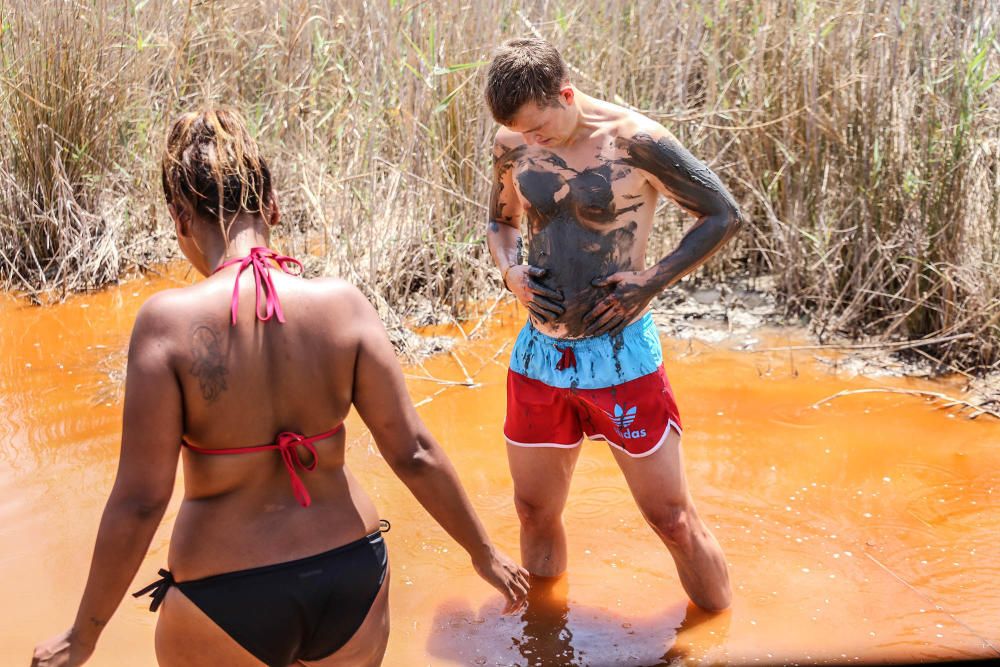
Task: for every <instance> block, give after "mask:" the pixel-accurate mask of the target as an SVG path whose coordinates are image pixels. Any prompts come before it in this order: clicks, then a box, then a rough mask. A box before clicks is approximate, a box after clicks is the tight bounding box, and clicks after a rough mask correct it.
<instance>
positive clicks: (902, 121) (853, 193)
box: [0, 0, 1000, 370]
mask: <svg viewBox="0 0 1000 667" xmlns="http://www.w3.org/2000/svg"><path fill="white" fill-rule="evenodd" d="M998 18H1000V11H998V10H997V8H996V7H995V3H990V2H987V1H985V0H976V1H967V2H956V3H929V2H918V1H916V0H910V1H903V0H881V1H878V0H847V1H845V2H832V1H819V0H797V1H794V2H793V1H790V0H754V1H751V2H741V3H735V2H718V3H715V2H713V3H687V2H682V1H681V0H634V1H628V2H626V1H612V2H606V1H600V2H598V1H597V0H588V1H586V2H563V1H559V0H537V1H532V2H517V1H515V0H483V1H482V2H476V3H471V4H467V5H458V4H456V3H445V2H436V1H431V2H403V1H400V0H386V1H385V2H362V1H361V0H340V1H339V2H309V1H307V0H282V1H278V0H269V1H266V2H252V3H251V2H245V1H243V2H241V1H231V2H222V1H218V2H197V3H195V2H186V3H184V2H170V3H156V2H145V1H139V2H134V1H133V2H126V3H110V2H106V1H105V0H92V1H91V2H82V1H77V2H68V1H55V0H53V1H51V2H46V3H28V2H26V1H24V0H20V1H18V2H13V3H10V2H8V3H6V4H4V3H3V1H2V0H0V24H2V26H3V28H2V34H0V53H2V58H3V60H2V83H0V85H2V88H0V130H2V137H0V148H2V152H0V197H2V202H0V279H2V280H4V281H5V282H6V283H7V284H8V285H9V286H12V287H16V288H20V289H22V290H28V291H30V292H32V293H37V294H41V293H42V292H45V291H46V289H47V290H48V293H52V290H53V288H56V289H55V293H57V294H59V293H63V292H64V291H65V290H67V289H80V288H87V287H91V286H97V285H100V284H102V283H104V282H107V281H110V280H114V279H115V278H116V277H117V276H118V274H119V273H120V272H122V271H124V270H127V269H128V268H129V267H131V266H135V265H143V264H146V263H149V262H150V261H153V260H154V259H156V258H162V257H163V256H165V254H167V253H169V252H170V246H171V243H170V241H169V236H170V226H169V224H168V220H167V219H166V217H165V214H164V212H163V210H162V205H161V204H160V193H159V191H158V180H157V178H156V176H157V175H156V171H155V164H156V157H157V153H158V151H159V149H160V146H161V141H162V133H163V130H164V128H165V126H166V123H167V122H169V120H170V118H171V117H172V116H173V115H175V114H176V113H178V112H179V111H181V110H186V109H189V108H192V107H197V106H200V105H204V104H214V103H229V104H233V105H235V106H237V107H239V108H241V109H243V110H244V111H245V113H246V115H247V116H248V117H249V119H250V122H251V125H252V129H253V131H254V132H255V134H256V135H257V136H258V138H259V139H260V141H261V142H262V143H263V149H264V151H265V154H267V155H269V156H271V162H272V164H273V165H274V170H275V172H276V178H277V185H278V189H279V196H280V200H281V204H282V206H283V209H284V212H285V220H286V222H287V224H286V226H285V229H284V232H283V234H284V239H283V243H284V244H285V247H286V248H288V249H289V250H291V251H293V252H297V253H307V252H311V253H314V254H316V255H317V256H319V257H321V258H322V261H318V260H317V261H314V262H313V264H314V265H316V264H318V266H314V270H323V271H328V272H333V273H337V274H340V275H342V276H344V277H345V278H348V279H350V280H352V281H354V282H356V283H357V284H359V285H361V286H362V287H363V288H364V289H365V290H366V292H367V293H368V294H369V296H370V297H371V298H372V299H373V300H374V301H375V302H376V303H377V305H378V306H379V308H380V310H381V311H382V314H383V316H385V317H387V318H389V319H394V320H395V321H397V322H398V321H401V319H402V318H403V317H406V316H413V315H414V313H418V314H419V313H420V312H432V311H434V310H439V309H441V308H447V309H449V310H451V311H452V312H455V313H458V312H460V311H461V309H462V308H463V307H464V306H465V305H466V304H467V303H469V302H470V301H473V300H476V299H481V298H483V297H484V296H486V295H488V294H490V293H494V291H495V290H496V280H495V276H494V275H493V272H492V270H491V266H490V263H489V259H488V255H487V254H486V253H485V251H484V246H483V234H482V230H483V218H484V206H483V203H484V201H485V196H486V192H487V188H488V174H489V168H488V166H489V162H488V161H489V157H488V151H487V147H488V145H489V142H490V139H491V135H492V132H493V124H492V122H491V121H490V119H489V117H488V114H487V113H486V112H485V110H484V109H483V105H482V101H481V92H480V91H481V88H482V79H483V74H484V72H483V69H484V68H483V67H481V66H480V65H481V63H483V62H484V61H486V60H488V58H489V56H490V52H491V49H492V47H493V45H495V44H496V43H498V42H499V41H501V40H502V39H504V38H506V37H509V36H513V35H518V34H525V33H528V32H531V31H535V32H537V33H539V34H541V35H542V36H544V37H546V38H548V39H550V40H551V41H552V42H553V43H554V44H556V46H557V47H559V48H560V50H561V51H562V52H563V54H564V56H565V57H566V59H567V60H568V61H569V62H570V64H571V68H572V71H573V78H574V82H575V83H576V84H577V85H578V86H579V87H580V88H581V89H583V90H584V91H586V92H590V93H592V94H595V95H597V96H600V97H604V98H606V99H611V100H617V101H620V102H623V103H628V104H630V105H632V106H634V107H637V108H639V109H641V110H643V111H645V112H646V113H648V114H649V115H651V116H653V117H654V118H657V119H658V120H660V121H661V122H663V123H664V124H665V125H667V126H668V127H669V128H670V129H671V130H672V131H673V132H674V133H675V134H677V135H678V136H679V137H680V138H681V139H682V141H683V142H684V143H686V144H687V145H688V146H689V147H690V148H691V149H692V151H693V152H694V153H695V154H697V155H700V156H702V157H703V158H705V159H706V160H707V161H708V162H710V164H711V165H712V166H713V168H715V169H716V170H717V171H718V172H719V173H720V175H721V176H722V178H723V180H724V181H725V182H726V183H728V184H729V185H730V188H731V189H732V190H733V191H734V193H735V194H736V195H737V197H738V199H740V201H741V203H742V204H743V206H744V208H745V209H746V212H747V213H748V214H749V215H748V217H749V218H750V221H751V225H750V228H751V229H750V231H749V232H748V233H747V234H745V235H744V236H743V238H742V239H741V240H740V242H738V243H736V244H734V245H733V247H731V248H730V249H728V250H727V252H725V253H724V255H723V256H722V257H720V258H719V259H718V260H715V261H713V262H712V263H711V264H710V265H709V267H708V272H709V275H710V276H711V277H713V278H717V277H720V276H724V275H725V274H727V273H728V272H730V271H747V270H748V271H750V272H753V273H771V274H774V275H775V276H776V277H777V279H778V280H777V284H778V286H779V289H780V291H781V294H782V295H783V296H784V303H785V304H786V305H787V308H788V309H789V311H790V312H794V313H800V314H808V315H810V316H811V317H812V320H813V323H814V326H815V328H816V329H817V331H818V332H819V333H820V334H821V336H824V337H825V336H826V335H828V334H832V333H837V334H847V335H850V336H854V337H864V338H870V337H884V338H887V339H890V338H891V339H894V340H900V339H903V340H905V339H923V338H927V339H934V340H939V339H946V342H943V343H937V344H929V345H927V346H925V347H922V348H921V351H922V352H924V353H930V354H932V355H934V356H935V357H936V358H938V359H940V360H942V362H945V363H948V364H952V365H954V366H956V367H960V368H962V369H966V370H970V369H971V370H988V369H991V368H993V369H995V368H996V367H997V365H998V364H1000V342H998V341H1000V337H998V332H1000V278H998V272H997V270H996V269H997V266H998V262H1000V139H998V137H1000V86H998V85H996V83H997V76H998V72H1000V46H998V41H997V30H998ZM684 219H685V216H683V215H682V214H679V213H677V212H676V211H674V210H673V209H672V208H671V207H669V206H667V207H665V208H664V209H663V210H662V212H661V214H660V218H659V220H660V224H659V225H658V227H657V233H656V234H655V235H654V238H653V241H652V243H651V248H650V256H651V257H654V256H659V255H662V254H663V253H665V252H666V251H667V250H669V248H670V247H671V244H673V243H674V242H676V240H677V239H678V238H679V235H680V233H681V231H682V228H681V221H682V220H684ZM966 333H968V334H972V336H971V337H969V336H965V337H963V336H959V334H966Z"/></svg>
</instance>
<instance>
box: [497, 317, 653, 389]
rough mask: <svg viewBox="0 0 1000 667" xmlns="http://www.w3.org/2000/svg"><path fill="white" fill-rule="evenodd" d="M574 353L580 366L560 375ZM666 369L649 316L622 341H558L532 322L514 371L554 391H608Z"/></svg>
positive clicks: (514, 355)
mask: <svg viewBox="0 0 1000 667" xmlns="http://www.w3.org/2000/svg"><path fill="white" fill-rule="evenodd" d="M566 349H570V350H572V354H573V355H574V357H575V364H573V365H570V366H569V367H566V364H562V366H563V369H562V370H559V366H560V365H561V364H560V360H562V359H564V358H565V355H566V354H567V353H566V352H564V350H566ZM662 363H663V350H662V348H661V347H660V335H659V332H658V331H657V329H656V323H654V322H653V317H652V315H650V314H649V313H646V314H645V315H643V316H642V317H641V318H640V319H638V320H636V321H635V322H633V323H632V324H630V325H628V326H627V327H625V329H624V330H622V332H621V333H620V334H618V335H617V336H609V335H607V334H605V335H603V336H595V337H593V338H578V339H574V338H553V337H552V336H546V335H545V334H543V333H542V332H540V331H538V329H536V328H535V327H534V326H533V325H532V324H531V322H530V321H529V322H527V323H526V324H525V325H524V328H523V329H521V333H520V334H518V336H517V341H515V343H514V349H513V351H512V352H511V358H510V369H511V370H512V371H514V372H515V373H520V374H521V375H524V376H526V377H529V378H531V379H532V380H538V381H540V382H544V383H545V384H547V385H549V386H550V387H560V388H563V389H569V388H576V389H603V388H605V387H613V386H615V385H619V384H622V383H624V382H629V381H631V380H635V379H636V378H640V377H642V376H644V375H649V374H650V373H655V372H656V371H657V369H658V368H659V367H660V364H662Z"/></svg>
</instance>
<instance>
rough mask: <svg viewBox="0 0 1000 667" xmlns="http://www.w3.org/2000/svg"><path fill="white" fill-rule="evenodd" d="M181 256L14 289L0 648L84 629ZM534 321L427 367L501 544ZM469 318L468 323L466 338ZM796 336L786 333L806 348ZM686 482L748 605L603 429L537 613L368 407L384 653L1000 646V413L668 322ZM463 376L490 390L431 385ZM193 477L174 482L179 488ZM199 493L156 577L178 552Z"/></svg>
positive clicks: (126, 661) (440, 429) (453, 658)
mask: <svg viewBox="0 0 1000 667" xmlns="http://www.w3.org/2000/svg"><path fill="white" fill-rule="evenodd" d="M190 279H191V278H190V277H189V276H187V275H186V274H184V273H183V272H179V271H173V272H171V273H169V274H168V275H165V276H162V277H159V278H149V279H146V280H141V281H135V282H131V283H128V284H125V285H124V286H122V287H120V288H117V289H113V290H108V291H104V292H100V293H98V294H94V295H88V296H83V297H75V298H73V299H71V300H70V301H68V302H67V303H65V304H63V305H60V306H56V307H49V308H34V307H30V306H27V305H23V304H21V303H19V302H16V301H14V300H13V299H10V298H2V299H0V322H2V324H0V349H2V350H3V354H2V357H0V462H2V467H0V536H2V539H0V542H2V544H3V550H2V552H0V563H2V565H0V663H2V664H4V665H16V664H23V665H27V664H28V661H29V659H30V652H31V647H32V645H33V644H34V643H35V642H36V641H38V640H41V639H44V638H46V637H48V636H50V635H52V634H54V633H55V632H58V631H60V630H62V629H64V628H65V627H67V626H68V625H69V624H70V622H71V620H72V618H73V614H74V611H75V608H76V605H77V603H78V601H79V596H80V594H81V592H82V588H83V584H84V578H85V576H86V573H87V568H88V566H89V556H90V551H91V548H92V545H93V540H94V536H95V534H96V530H97V525H98V520H99V517H100V512H101V509H102V507H103V503H104V501H105V499H106V497H107V494H108V492H109V490H110V486H111V482H112V479H113V476H114V472H115V465H116V459H117V453H118V437H119V425H120V418H121V403H120V393H119V390H120V387H119V386H118V382H117V380H115V379H113V378H112V377H110V376H109V371H113V370H115V369H120V368H121V366H122V361H121V360H122V358H123V357H122V355H123V352H124V348H125V346H126V344H127V340H128V333H129V330H130V327H131V324H132V321H133V319H134V317H135V313H136V311H137V309H138V307H139V305H141V303H142V302H143V300H145V299H146V298H147V297H148V296H149V295H150V294H152V293H153V292H155V291H157V290H159V289H163V288H164V287H168V286H172V285H178V284H183V283H185V282H187V281H188V280H190ZM522 320H523V312H521V313H517V312H515V311H514V310H512V309H508V310H506V311H504V312H498V313H497V314H496V315H495V317H494V318H493V321H492V323H491V330H490V332H489V333H488V335H487V336H486V337H482V338H478V339H476V340H473V341H470V342H462V343H460V344H459V345H458V346H457V348H456V350H455V353H454V354H445V355H442V356H440V357H437V358H434V359H430V360H428V361H426V362H425V363H424V364H423V366H416V367H411V368H408V369H407V372H408V374H409V375H411V376H413V379H411V380H410V391H411V393H412V395H413V399H414V401H415V402H417V403H418V404H419V408H418V409H419V412H420V414H421V415H422V417H423V418H424V419H425V420H426V421H427V423H428V424H429V426H430V428H431V430H432V431H433V432H434V433H435V434H436V436H437V437H438V438H439V440H440V441H441V442H442V443H443V444H444V446H445V447H446V448H447V451H448V453H449V455H450V456H451V458H452V460H453V461H454V463H455V465H456V466H457V468H458V470H459V473H460V475H461V477H462V480H463V482H464V484H465V486H466V488H467V489H468V490H469V492H470V494H471V496H472V499H473V503H474V504H475V507H476V509H477V510H478V512H479V513H480V516H481V517H482V518H483V521H484V522H485V523H486V525H487V527H488V529H489V531H490V533H491V535H493V537H494V539H495V541H496V542H497V543H498V544H499V546H500V547H501V548H503V549H505V550H507V551H508V552H509V553H511V554H512V555H513V554H516V553H517V539H518V537H517V536H518V525H517V519H516V518H515V514H514V508H513V503H512V497H511V488H512V487H511V482H510V479H509V476H508V472H507V464H506V457H505V453H504V443H503V439H502V436H501V430H500V429H501V426H502V423H503V414H504V402H505V393H504V378H505V372H506V360H507V357H508V355H509V344H510V341H511V340H512V338H513V336H514V334H515V332H516V330H517V328H518V327H519V326H520V323H521V322H522ZM453 333H456V335H460V334H457V332H455V331H453ZM789 342H795V341H789V340H786V337H785V336H782V335H779V334H773V335H770V336H765V337H764V343H763V344H765V345H768V344H769V345H784V344H787V343H789ZM663 343H664V351H665V357H666V368H667V372H668V374H669V375H670V378H671V382H672V383H673V386H674V389H675V391H676V393H677V396H678V402H679V404H680V408H681V411H682V416H683V420H684V425H685V435H684V452H685V457H686V462H687V474H688V478H689V482H690V486H691V489H692V492H693V493H694V495H695V499H696V502H697V504H698V507H699V510H700V513H701V514H702V516H703V517H706V518H707V520H708V522H709V523H710V525H711V526H712V528H713V530H714V532H715V534H716V536H717V537H718V538H719V541H720V542H721V543H722V546H723V548H724V550H725V552H726V557H727V560H728V562H729V564H730V570H731V577H732V581H733V582H734V587H735V591H734V592H735V597H734V601H733V606H732V609H731V610H730V611H728V612H726V613H724V614H721V615H718V616H714V617H713V616H707V615H704V614H701V613H699V612H698V611H697V610H694V609H692V608H689V607H688V604H687V601H686V598H685V596H684V593H683V591H682V589H681V588H680V585H679V583H678V580H677V576H676V574H675V572H674V568H673V564H672V561H671V559H670V557H669V555H668V554H667V552H666V550H665V549H664V547H663V546H662V545H661V544H660V542H659V541H658V540H657V538H656V537H655V536H654V534H653V533H652V532H651V531H650V530H649V529H648V527H647V526H646V525H645V524H644V522H643V521H642V519H641V517H640V516H639V513H638V511H637V510H636V508H635V506H634V504H633V502H632V500H631V498H630V496H629V493H628V490H627V489H626V486H625V483H624V481H623V479H622V477H621V475H620V473H619V471H618V469H617V467H616V466H615V463H614V460H613V458H612V457H611V455H610V453H609V452H608V450H607V446H606V445H604V444H600V443H585V444H584V450H583V454H582V456H581V457H580V461H579V464H578V467H577V471H576V476H575V478H574V482H573V486H572V491H571V494H570V498H569V504H568V507H567V510H566V517H565V519H566V524H567V526H568V533H569V551H570V570H569V574H568V576H567V577H566V578H565V579H564V580H562V581H560V582H557V583H556V585H555V587H554V589H553V590H551V591H549V592H548V593H547V594H546V595H545V596H541V597H540V598H539V600H538V601H536V602H535V603H534V604H533V605H532V607H531V608H530V609H529V611H528V612H527V613H525V614H523V615H521V616H515V617H501V616H499V614H498V612H499V609H500V607H501V599H500V597H499V596H498V595H497V594H495V593H493V592H492V590H491V589H489V588H488V587H487V586H486V585H485V584H483V583H482V582H481V581H480V580H478V579H477V578H476V577H475V575H474V574H473V572H472V569H471V567H470V566H469V563H468V559H467V558H466V556H465V555H464V553H463V552H462V551H461V550H460V549H459V548H458V547H457V546H456V545H455V544H454V543H453V542H452V541H451V540H450V539H449V538H448V537H447V536H446V535H445V534H444V533H443V532H442V531H441V529H440V528H438V527H437V525H436V524H434V523H433V522H432V521H431V520H430V518H429V517H428V515H427V514H426V513H425V512H424V511H423V510H422V509H421V508H420V507H419V506H418V505H417V504H416V503H415V502H414V500H413V498H412V497H411V496H410V495H409V494H408V493H407V492H406V490H405V488H404V487H403V486H402V484H401V483H400V482H399V481H398V480H396V479H395V478H394V477H393V475H392V474H391V472H390V471H389V469H388V467H387V466H386V464H385V463H384V461H383V460H382V459H381V458H380V457H379V455H378V453H377V451H376V449H375V448H374V446H373V444H372V441H371V438H370V437H369V436H368V434H367V432H366V431H365V429H364V425H363V424H362V423H361V422H360V420H359V419H358V418H357V417H356V416H353V415H352V417H351V418H350V419H348V421H347V427H348V437H349V440H350V442H351V446H350V448H349V452H348V462H349V465H350V467H351V468H352V469H353V470H354V472H355V473H356V474H357V476H358V477H359V478H360V479H361V480H362V482H363V483H364V485H365V486H366V488H367V489H368V490H369V492H370V493H371V494H372V495H373V496H374V498H375V500H376V503H377V504H378V507H379V509H380V510H381V512H382V514H383V516H385V517H386V518H388V519H390V520H391V521H392V531H391V532H390V533H389V534H388V536H387V540H388V543H389V548H390V560H391V564H392V570H393V578H392V588H391V598H390V599H391V610H392V635H391V638H390V643H389V650H388V654H387V657H386V661H385V664H386V665H392V666H395V665H405V666H411V665H417V666H419V665H595V666H597V665H631V666H635V667H639V666H642V667H651V666H653V665H661V664H667V663H670V662H671V661H676V660H677V659H678V658H682V659H685V660H688V661H691V662H702V661H709V662H713V663H716V662H718V663H725V662H736V663H752V662H754V661H760V662H768V663H770V662H776V661H785V660H794V661H797V662H821V661H828V660H836V661H847V660H850V661H854V660H865V661H867V660H875V659H878V660H886V659H910V660H913V659H930V658H942V659H946V658H963V657H989V656H998V655H1000V652H998V651H997V648H1000V542H998V540H997V539H996V536H997V535H998V534H1000V512H998V500H997V498H998V495H1000V426H998V425H997V424H996V423H995V422H990V421H987V419H986V418H983V419H981V420H978V421H975V422H972V421H968V420H966V419H963V418H961V417H957V418H956V417H954V416H952V415H949V414H948V413H946V412H944V411H941V410H938V409H935V408H934V407H933V406H931V405H929V404H927V403H925V402H924V401H923V400H921V399H919V398H914V397H910V396H901V395H895V394H863V395H857V396H848V397H844V398H840V399H837V400H835V401H833V402H831V403H829V404H827V405H825V406H824V407H821V408H818V409H816V408H812V407H810V406H811V405H812V404H813V403H814V402H816V401H818V400H819V399H822V398H824V397H826V396H829V395H831V394H834V393H836V392H838V391H840V390H844V389H857V388H864V387H873V386H878V387H905V388H928V389H933V390H938V391H941V390H943V391H946V392H954V391H957V389H956V388H955V387H954V386H951V385H948V384H947V383H931V382H927V381H916V380H904V379H879V380H874V379H864V378H854V377H850V376H847V375H838V374H837V373H835V372H833V371H832V370H831V366H830V365H829V364H823V363H819V362H818V361H817V360H816V359H815V358H814V357H813V356H812V355H811V353H809V352H794V353H792V352H780V353H779V352H775V353H765V354H752V353H748V352H737V351H732V350H728V349H723V348H711V347H708V346H706V345H703V344H699V343H688V342H685V341H674V340H669V339H665V340H664V341H663ZM426 375H430V376H433V377H434V378H437V379H438V380H446V381H462V380H465V378H466V376H467V375H468V376H471V377H472V378H473V380H474V381H475V383H476V386H475V387H473V388H469V387H464V386H456V385H452V384H443V383H439V382H436V381H433V380H424V379H416V376H426ZM181 483H182V480H180V479H178V485H180V484H181ZM179 496H180V494H179V493H175V498H174V500H173V502H172V503H171V506H170V509H169V510H168V512H167V515H166V519H165V520H164V522H163V525H162V526H161V528H160V531H159V532H158V533H157V535H156V537H155V538H154V540H153V544H152V548H151V550H150V553H149V555H148V556H147V557H146V559H145V561H144V562H143V565H142V567H141V569H140V571H139V574H138V576H137V579H136V584H135V586H136V587H138V586H139V585H141V584H145V583H146V582H148V581H151V580H152V579H154V578H155V573H156V570H157V568H159V567H161V566H163V565H164V560H165V557H166V546H167V539H168V536H169V532H170V528H171V526H172V524H173V521H174V517H175V515H176V511H177V505H178V502H179ZM154 623H155V616H154V615H153V614H150V613H149V612H148V611H147V610H146V602H141V601H136V600H133V599H132V598H127V599H126V600H125V601H124V602H123V603H122V605H121V607H120V608H119V611H118V612H117V614H116V615H115V617H114V619H113V620H112V622H111V623H110V624H109V626H108V628H107V630H106V632H105V633H104V636H103V637H102V640H101V643H100V644H99V646H98V650H97V653H96V654H95V657H94V659H93V664H95V665H108V666H117V665H128V666H130V667H134V666H136V665H153V664H155V660H154V658H153V627H154Z"/></svg>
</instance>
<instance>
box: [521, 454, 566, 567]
mask: <svg viewBox="0 0 1000 667" xmlns="http://www.w3.org/2000/svg"><path fill="white" fill-rule="evenodd" d="M579 456H580V447H579V445H578V446H576V447H572V448H566V449H564V448H560V447H518V446H517V445H511V444H509V443H508V444H507V460H508V461H509V462H510V474H511V477H512V478H513V479H514V507H515V508H516V509H517V516H518V518H519V519H520V520H521V564H522V565H523V566H524V568H525V569H526V570H528V572H530V573H531V574H533V575H535V576H540V577H554V576H556V575H559V574H562V573H563V572H564V571H565V570H566V531H565V529H564V528H563V523H562V511H563V507H565V505H566V496H568V495H569V482H570V479H571V478H572V477H573V468H574V467H576V460H577V458H579Z"/></svg>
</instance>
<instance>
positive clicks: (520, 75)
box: [486, 37, 567, 125]
mask: <svg viewBox="0 0 1000 667" xmlns="http://www.w3.org/2000/svg"><path fill="white" fill-rule="evenodd" d="M566 81H567V76H566V63H564V62H563V59H562V56H560V55H559V52H558V51H556V49H555V47H554V46H552V45H551V44H549V43H548V42H546V41H545V40H544V39H536V38H534V37H528V38H521V39H510V40H507V41H506V42H504V43H503V44H502V45H501V46H500V48H498V49H497V51H496V53H495V54H494V55H493V62H491V63H490V71H489V75H488V77H487V80H486V104H487V106H489V108H490V113H492V114H493V119H494V120H496V122H498V123H500V124H501V125H510V124H511V123H512V122H513V120H514V115H515V114H517V111H518V109H520V108H521V107H522V106H524V105H525V104H526V103H528V102H534V103H535V104H537V105H539V106H541V107H546V106H559V90H560V89H561V88H562V86H563V84H564V83H566Z"/></svg>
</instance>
